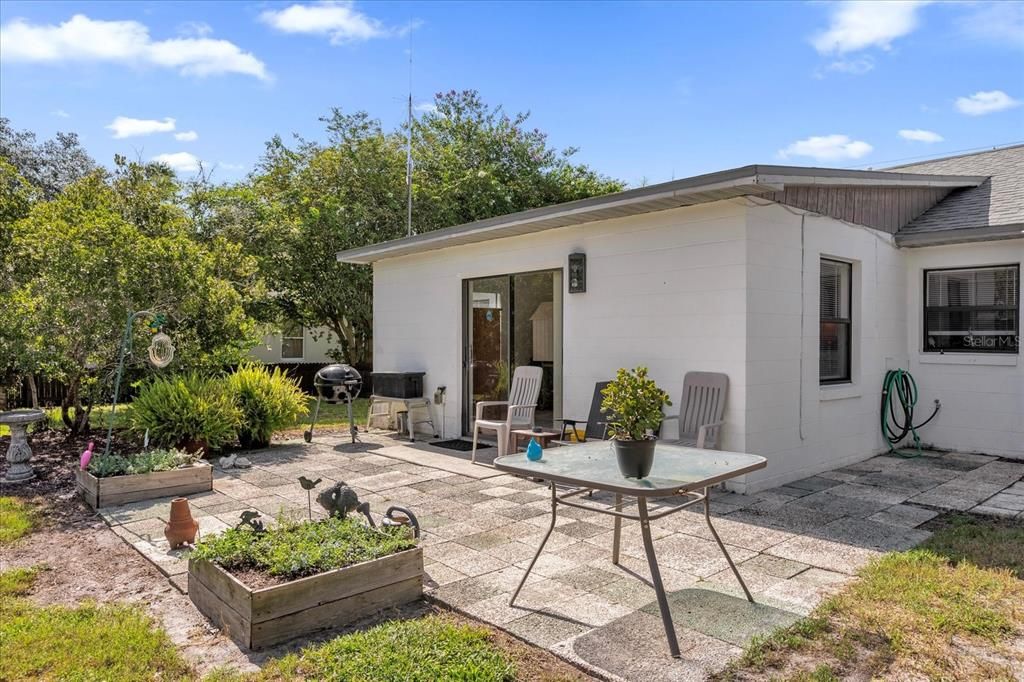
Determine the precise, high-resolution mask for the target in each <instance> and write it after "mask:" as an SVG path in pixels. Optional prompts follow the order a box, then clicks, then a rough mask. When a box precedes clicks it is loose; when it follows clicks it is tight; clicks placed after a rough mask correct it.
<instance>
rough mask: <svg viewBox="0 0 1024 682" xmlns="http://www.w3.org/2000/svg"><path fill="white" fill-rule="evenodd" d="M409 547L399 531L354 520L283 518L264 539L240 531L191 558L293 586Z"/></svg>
mask: <svg viewBox="0 0 1024 682" xmlns="http://www.w3.org/2000/svg"><path fill="white" fill-rule="evenodd" d="M414 544H415V543H414V542H413V541H412V540H409V539H408V537H407V536H406V535H405V534H404V533H403V532H402V531H401V530H400V529H399V530H391V529H381V530H375V529H373V528H370V527H369V526H367V525H365V524H364V523H362V522H361V521H359V520H358V519H354V518H348V519H326V520H324V521H304V522H300V523H296V522H293V521H288V520H286V519H283V518H282V519H278V524H277V525H276V526H274V527H273V528H270V529H268V530H266V531H265V532H263V533H254V532H253V531H252V529H250V528H247V527H244V526H243V527H240V528H229V529H228V530H225V531H224V532H223V533H219V534H217V535H213V536H210V537H208V538H203V539H202V540H201V541H200V542H199V543H197V544H196V547H195V549H194V550H193V551H192V554H191V558H193V559H205V560H206V561H210V562H212V563H215V564H217V565H218V566H220V567H222V568H223V569H224V570H226V571H229V572H237V571H244V570H256V571H260V572H263V573H266V574H269V575H272V576H275V577H279V578H283V579H285V580H292V579H294V578H301V577H303V576H308V575H316V574H318V573H324V572H326V571H330V570H332V569H335V568H342V567H344V566H350V565H352V564H357V563H361V562H363V561H370V560H371V559H378V558H380V557H383V556H387V555H389V554H394V553H396V552H400V551H402V550H405V549H409V548H411V547H413V546H414Z"/></svg>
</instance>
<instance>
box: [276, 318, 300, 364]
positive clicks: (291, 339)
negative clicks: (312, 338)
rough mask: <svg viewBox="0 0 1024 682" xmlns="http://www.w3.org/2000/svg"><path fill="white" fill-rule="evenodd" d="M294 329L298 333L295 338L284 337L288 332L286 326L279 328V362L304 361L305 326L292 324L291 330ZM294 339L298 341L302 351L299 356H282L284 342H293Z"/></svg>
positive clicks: (293, 336)
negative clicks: (296, 329)
mask: <svg viewBox="0 0 1024 682" xmlns="http://www.w3.org/2000/svg"><path fill="white" fill-rule="evenodd" d="M296 327H297V328H298V330H299V333H298V335H297V336H295V335H291V336H286V335H285V332H287V331H289V330H288V327H287V326H286V327H282V328H281V352H280V356H281V360H304V359H305V358H306V326H305V325H303V324H298V323H292V329H294V328H296ZM296 339H298V341H299V343H300V347H301V349H302V350H301V352H300V353H299V355H285V354H284V345H285V344H284V342H285V340H289V341H295V340H296Z"/></svg>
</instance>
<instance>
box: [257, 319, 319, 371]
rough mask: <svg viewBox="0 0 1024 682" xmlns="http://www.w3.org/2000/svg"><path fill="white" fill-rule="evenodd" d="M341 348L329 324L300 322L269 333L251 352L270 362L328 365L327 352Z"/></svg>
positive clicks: (259, 358) (272, 363)
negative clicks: (305, 323) (314, 325)
mask: <svg viewBox="0 0 1024 682" xmlns="http://www.w3.org/2000/svg"><path fill="white" fill-rule="evenodd" d="M337 347H338V344H337V342H336V341H335V339H334V335H333V334H331V333H330V332H329V331H328V330H327V328H326V327H304V326H303V325H301V324H295V323H292V324H288V325H285V326H284V327H283V328H282V329H281V331H279V332H276V333H273V334H267V335H266V336H264V337H263V341H262V342H261V343H260V345H258V346H256V347H255V348H253V349H252V351H251V354H252V356H253V357H255V358H257V359H258V360H260V361H262V362H264V363H266V364H268V365H283V366H291V365H317V366H318V367H319V366H320V365H327V364H330V363H331V362H334V361H333V360H331V358H330V357H329V356H328V353H329V352H331V351H333V350H336V349H337Z"/></svg>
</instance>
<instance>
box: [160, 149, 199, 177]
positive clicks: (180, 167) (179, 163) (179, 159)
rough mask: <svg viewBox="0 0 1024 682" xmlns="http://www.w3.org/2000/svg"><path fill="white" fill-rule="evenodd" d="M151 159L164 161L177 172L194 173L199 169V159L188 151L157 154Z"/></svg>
mask: <svg viewBox="0 0 1024 682" xmlns="http://www.w3.org/2000/svg"><path fill="white" fill-rule="evenodd" d="M153 161H156V162H158V163H165V164H167V165H168V166H170V167H171V170H174V171H177V172H178V173H195V172H196V171H198V170H199V164H200V161H199V159H198V158H197V157H196V156H195V155H194V154H189V153H188V152H174V153H173V154H157V155H156V156H154V157H153Z"/></svg>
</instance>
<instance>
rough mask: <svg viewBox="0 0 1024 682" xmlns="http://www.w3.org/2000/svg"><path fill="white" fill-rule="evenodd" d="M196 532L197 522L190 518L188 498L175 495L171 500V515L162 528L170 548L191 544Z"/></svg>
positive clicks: (197, 529) (190, 511)
mask: <svg viewBox="0 0 1024 682" xmlns="http://www.w3.org/2000/svg"><path fill="white" fill-rule="evenodd" d="M197 532H199V522H198V521H196V520H195V519H193V518H192V510H191V509H189V506H188V500H186V499H185V498H184V497H176V498H174V499H173V500H171V515H170V518H169V519H168V521H167V526H166V527H165V528H164V537H165V538H167V542H169V543H170V544H171V549H175V548H177V547H181V546H182V545H191V544H192V543H193V542H195V541H196V533H197Z"/></svg>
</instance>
